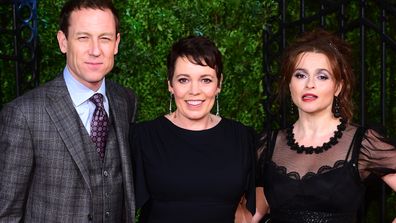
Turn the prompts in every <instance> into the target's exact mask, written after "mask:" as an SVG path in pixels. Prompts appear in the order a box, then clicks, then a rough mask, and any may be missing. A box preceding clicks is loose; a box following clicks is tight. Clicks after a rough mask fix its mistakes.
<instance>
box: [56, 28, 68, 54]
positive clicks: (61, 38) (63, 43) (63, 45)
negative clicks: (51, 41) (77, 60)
mask: <svg viewBox="0 0 396 223" xmlns="http://www.w3.org/2000/svg"><path fill="white" fill-rule="evenodd" d="M56 38H57V39H58V45H59V49H60V51H61V52H62V53H67V37H66V35H65V33H63V32H62V31H61V30H59V31H58V33H57V34H56Z"/></svg>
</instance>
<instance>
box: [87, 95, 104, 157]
mask: <svg viewBox="0 0 396 223" xmlns="http://www.w3.org/2000/svg"><path fill="white" fill-rule="evenodd" d="M89 100H90V101H92V102H93V103H94V104H95V106H96V108H95V111H94V113H93V116H92V120H91V139H92V142H93V143H95V145H96V151H97V152H98V153H99V156H100V158H101V159H102V161H103V159H104V155H105V148H106V141H107V133H108V124H109V118H108V117H107V114H106V110H105V109H104V106H103V95H102V94H99V93H95V94H94V95H93V96H92V97H90V98H89Z"/></svg>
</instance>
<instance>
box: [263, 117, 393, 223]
mask: <svg viewBox="0 0 396 223" xmlns="http://www.w3.org/2000/svg"><path fill="white" fill-rule="evenodd" d="M267 140H268V141H267ZM287 141H288V140H287V131H286V130H281V131H279V133H278V134H272V136H270V134H269V135H268V136H265V137H263V138H262V141H261V143H262V145H261V147H260V149H259V165H258V166H259V169H258V171H257V172H258V174H257V176H258V178H257V183H258V186H263V187H264V193H265V196H266V198H267V201H268V204H269V206H270V212H271V221H270V222H271V223H311V222H315V223H322V222H323V223H353V222H356V219H357V212H358V209H359V208H360V207H361V205H362V202H363V196H364V192H365V186H364V184H363V180H364V179H366V178H367V177H368V175H370V174H371V173H375V174H377V175H379V176H383V175H385V174H387V173H394V172H395V170H396V150H395V146H394V145H392V144H391V143H389V142H386V140H385V139H384V138H383V137H381V136H380V135H379V134H378V133H377V132H375V131H373V130H371V129H368V130H366V131H364V130H363V129H362V128H358V127H356V126H353V125H347V126H346V129H345V130H344V131H343V135H342V137H341V138H340V139H339V141H338V143H337V144H335V145H333V146H332V147H331V148H330V149H328V150H327V151H324V152H323V153H319V154H315V153H313V154H305V153H297V152H296V151H294V150H291V149H290V147H289V146H288V145H287ZM267 147H268V149H267Z"/></svg>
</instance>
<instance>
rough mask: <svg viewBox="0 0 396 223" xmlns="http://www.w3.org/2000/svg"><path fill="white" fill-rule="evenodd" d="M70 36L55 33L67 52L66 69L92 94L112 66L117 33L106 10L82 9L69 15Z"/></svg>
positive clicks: (110, 15) (118, 40) (117, 42)
mask: <svg viewBox="0 0 396 223" xmlns="http://www.w3.org/2000/svg"><path fill="white" fill-rule="evenodd" d="M68 31H69V34H68V36H65V34H64V33H63V32H62V31H58V35H57V38H58V43H59V48H60V50H61V51H62V53H66V59H67V62H66V63H67V67H68V68H69V70H70V72H71V74H72V75H73V77H74V78H76V79H77V80H78V81H79V82H81V83H82V84H84V85H85V86H86V87H88V88H90V89H91V90H93V91H96V90H97V89H99V87H100V85H101V83H102V80H103V78H104V76H105V75H106V74H107V73H109V72H110V71H111V69H112V68H113V65H114V55H116V54H117V52H118V44H119V42H120V34H119V33H116V25H115V20H114V16H113V14H112V13H111V11H110V10H109V9H105V10H100V9H81V10H75V11H73V12H72V13H71V15H70V21H69V28H68Z"/></svg>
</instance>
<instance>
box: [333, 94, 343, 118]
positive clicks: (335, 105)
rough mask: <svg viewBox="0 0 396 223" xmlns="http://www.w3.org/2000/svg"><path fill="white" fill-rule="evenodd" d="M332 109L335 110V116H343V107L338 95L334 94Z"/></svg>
mask: <svg viewBox="0 0 396 223" xmlns="http://www.w3.org/2000/svg"><path fill="white" fill-rule="evenodd" d="M331 111H332V112H333V115H334V117H336V118H339V117H341V107H340V99H339V98H338V97H337V96H334V99H333V105H332V106H331Z"/></svg>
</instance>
